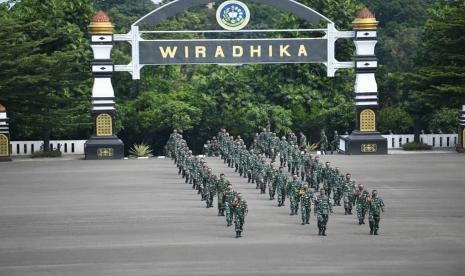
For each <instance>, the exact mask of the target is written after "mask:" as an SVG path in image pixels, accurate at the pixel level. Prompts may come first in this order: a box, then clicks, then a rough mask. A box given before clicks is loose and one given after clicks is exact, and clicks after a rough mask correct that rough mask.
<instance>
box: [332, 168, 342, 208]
mask: <svg viewBox="0 0 465 276" xmlns="http://www.w3.org/2000/svg"><path fill="white" fill-rule="evenodd" d="M334 185H335V186H334V205H336V206H341V199H342V193H343V188H344V175H343V174H342V173H341V171H340V169H339V167H336V171H335V175H334Z"/></svg>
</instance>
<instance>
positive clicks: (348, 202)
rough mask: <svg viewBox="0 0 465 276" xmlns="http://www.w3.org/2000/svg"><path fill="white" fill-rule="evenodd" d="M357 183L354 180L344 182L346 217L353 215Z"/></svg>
mask: <svg viewBox="0 0 465 276" xmlns="http://www.w3.org/2000/svg"><path fill="white" fill-rule="evenodd" d="M354 192H355V182H354V181H352V180H347V179H346V180H344V187H343V199H344V209H345V214H346V215H351V214H352V206H353V202H354V198H355V197H354Z"/></svg>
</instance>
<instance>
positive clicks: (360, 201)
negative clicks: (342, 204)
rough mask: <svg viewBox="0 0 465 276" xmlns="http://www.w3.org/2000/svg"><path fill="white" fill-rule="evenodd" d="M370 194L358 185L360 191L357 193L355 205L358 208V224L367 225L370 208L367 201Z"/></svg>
mask: <svg viewBox="0 0 465 276" xmlns="http://www.w3.org/2000/svg"><path fill="white" fill-rule="evenodd" d="M369 196H370V194H369V193H368V191H367V190H365V189H363V185H362V184H359V185H358V190H357V191H356V193H355V205H356V206H357V218H358V224H359V225H362V224H365V214H366V211H367V208H368V205H367V200H368V197H369Z"/></svg>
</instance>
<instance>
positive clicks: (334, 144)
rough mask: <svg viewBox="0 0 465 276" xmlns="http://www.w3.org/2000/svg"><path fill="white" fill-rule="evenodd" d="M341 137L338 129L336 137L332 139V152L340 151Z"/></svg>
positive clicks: (335, 132) (335, 133)
mask: <svg viewBox="0 0 465 276" xmlns="http://www.w3.org/2000/svg"><path fill="white" fill-rule="evenodd" d="M340 140H341V137H340V136H339V134H338V133H337V130H335V131H334V138H333V140H332V141H331V154H334V152H336V153H337V152H338V151H339V143H340Z"/></svg>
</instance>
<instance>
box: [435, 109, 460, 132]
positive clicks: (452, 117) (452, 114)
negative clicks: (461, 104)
mask: <svg viewBox="0 0 465 276" xmlns="http://www.w3.org/2000/svg"><path fill="white" fill-rule="evenodd" d="M459 114H460V113H459V110H458V109H457V108H455V109H454V108H447V107H443V108H441V109H439V110H436V111H435V112H434V113H433V115H432V116H431V121H430V122H429V130H431V131H433V132H439V130H441V131H442V132H443V133H454V132H456V131H457V125H458V123H457V120H458V118H459Z"/></svg>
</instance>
